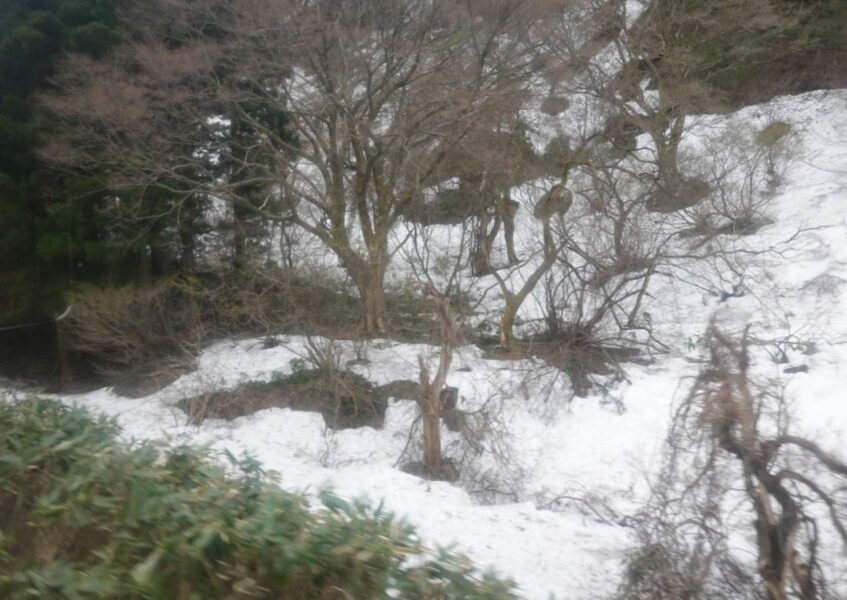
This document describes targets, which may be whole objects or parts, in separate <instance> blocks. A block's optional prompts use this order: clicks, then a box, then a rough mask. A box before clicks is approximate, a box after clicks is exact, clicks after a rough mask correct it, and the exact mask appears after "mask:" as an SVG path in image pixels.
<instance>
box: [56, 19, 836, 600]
mask: <svg viewBox="0 0 847 600" xmlns="http://www.w3.org/2000/svg"><path fill="white" fill-rule="evenodd" d="M630 4H633V3H630ZM766 119H778V120H783V121H786V122H788V123H790V124H791V125H792V130H793V135H794V136H795V138H796V139H795V143H794V148H793V150H794V154H795V156H794V158H795V160H794V161H793V162H792V163H791V165H790V167H789V168H788V170H787V172H786V173H785V177H784V179H783V182H782V184H781V185H780V186H779V187H778V188H777V189H776V191H775V195H774V197H773V198H772V199H771V200H770V203H769V205H768V208H767V211H766V212H767V213H768V215H769V217H770V218H771V219H772V220H773V224H772V225H768V226H766V227H764V228H762V229H761V230H760V231H759V232H758V233H757V234H755V235H753V236H749V237H747V238H743V239H739V240H734V241H732V242H727V243H731V244H733V245H734V246H733V247H735V248H742V249H746V250H748V251H749V254H745V255H744V256H745V257H746V258H745V259H744V263H743V264H744V268H743V272H742V276H743V283H744V295H743V296H741V297H730V298H728V299H726V301H724V302H721V301H720V298H719V297H716V296H713V295H711V294H709V293H707V292H708V289H703V287H696V286H694V285H691V284H690V282H709V283H710V284H711V283H714V281H713V280H709V279H708V276H706V275H702V274H701V273H700V272H699V271H697V270H696V267H691V268H690V269H691V270H690V271H688V272H689V273H690V274H691V277H690V278H687V277H683V276H682V275H681V274H680V273H681V272H677V275H676V276H673V277H671V276H667V277H665V276H660V277H656V278H655V280H654V282H653V284H652V287H651V290H650V292H651V293H650V296H649V298H648V301H647V303H646V304H645V306H644V307H643V308H644V310H645V311H648V312H649V313H650V315H651V320H652V324H653V327H654V333H655V334H656V335H657V336H659V338H660V339H661V340H662V341H663V342H664V343H665V344H667V345H668V346H669V347H670V350H669V351H668V352H667V354H665V355H661V356H658V357H657V360H656V361H655V362H654V363H653V364H651V365H647V366H642V365H634V364H628V365H625V366H624V369H625V373H626V380H625V381H623V382H619V383H616V384H614V383H613V382H612V381H611V380H610V381H609V385H610V386H611V389H610V392H609V396H602V395H600V394H594V395H591V396H589V397H587V398H572V394H571V390H570V384H569V382H568V380H567V377H566V376H564V375H563V374H561V373H558V372H556V371H554V370H552V369H551V368H549V367H546V366H544V365H543V363H541V362H540V361H534V360H522V361H497V360H487V359H484V358H483V356H482V353H481V351H480V350H478V349H476V348H473V347H463V348H461V349H459V350H458V353H457V356H456V357H455V359H454V362H453V370H452V372H451V374H450V376H449V378H448V385H452V386H456V387H457V388H458V389H459V396H460V398H461V400H460V404H459V407H460V408H462V409H465V410H475V409H478V408H480V407H483V406H485V407H486V409H487V410H488V411H489V412H490V414H491V415H492V419H493V420H492V423H493V426H492V427H493V428H494V431H495V432H496V433H497V435H492V436H491V437H490V438H488V439H484V440H483V442H482V447H483V451H482V452H479V451H477V455H476V456H473V455H472V453H471V454H466V456H468V457H469V458H468V460H469V463H468V464H469V465H470V468H471V469H472V470H474V473H475V474H476V475H478V476H479V478H483V477H488V478H489V479H487V480H486V481H491V482H497V483H498V484H499V485H501V486H502V487H503V489H502V490H501V492H502V493H501V494H500V495H499V496H498V497H499V498H500V501H501V503H499V504H493V505H492V504H489V505H483V504H480V503H479V502H478V501H477V500H475V497H474V496H472V495H471V494H469V493H468V491H466V490H464V489H462V488H460V487H458V486H457V485H451V484H449V483H443V482H430V481H426V480H423V479H420V478H418V477H414V476H412V475H409V474H406V473H404V472H402V471H401V470H400V469H399V468H398V466H397V462H398V460H400V458H401V455H402V453H403V450H404V448H405V447H406V444H407V440H408V438H409V429H410V427H411V425H412V423H413V421H414V419H415V416H416V411H417V409H416V406H415V404H414V402H411V401H405V400H400V401H392V402H391V403H390V406H389V409H388V413H387V415H386V420H385V426H384V427H383V428H382V429H379V430H377V429H372V428H368V427H365V428H361V429H355V430H341V431H333V430H329V429H327V428H326V427H325V425H324V422H323V419H322V418H321V416H320V415H319V414H317V413H306V412H296V411H293V410H289V409H270V410H263V411H261V412H258V413H256V414H253V415H251V416H247V417H242V418H239V419H235V420H234V421H231V422H224V421H215V422H208V421H207V422H206V423H204V424H203V425H202V426H200V427H195V426H191V425H187V424H186V420H185V415H184V414H183V413H182V412H181V411H180V410H179V409H177V408H175V407H174V404H175V402H176V401H178V400H179V399H180V398H182V397H186V396H190V395H193V394H196V393H200V392H202V391H208V390H211V389H219V388H231V387H234V386H236V385H238V384H239V383H241V382H245V381H256V380H268V379H270V378H271V377H272V376H273V373H274V372H281V373H288V372H290V370H291V360H292V359H297V358H302V357H303V356H305V355H306V345H305V341H304V340H303V339H302V338H298V337H294V336H290V337H283V338H281V344H280V345H278V346H276V347H273V348H265V347H264V346H263V345H262V344H261V343H260V341H259V340H240V341H222V342H220V343H217V344H215V345H213V346H211V347H209V348H207V349H206V350H205V351H204V352H203V354H202V355H201V356H200V357H199V360H198V368H197V371H196V372H194V373H191V374H189V375H186V376H184V377H182V378H181V379H179V380H178V381H176V382H174V383H173V384H172V385H170V386H169V387H167V388H165V389H164V390H161V391H160V392H158V393H156V394H153V395H151V396H149V397H146V398H141V399H126V398H121V397H118V396H116V395H114V394H113V393H112V392H111V391H110V390H108V389H102V390H98V391H95V392H92V393H88V394H81V395H75V396H65V397H64V398H63V400H65V401H66V402H73V403H76V404H79V405H83V406H87V407H89V408H91V409H93V410H96V411H100V412H105V413H108V414H112V415H115V416H116V417H117V418H118V421H119V423H120V424H121V426H122V427H123V433H124V435H125V436H126V437H127V438H151V437H160V436H168V437H176V436H184V437H185V438H187V439H190V440H192V441H194V442H197V443H208V444H211V445H212V446H213V447H214V448H218V449H224V448H226V449H228V450H230V451H232V452H233V453H235V454H236V455H238V454H240V453H242V452H249V453H250V454H252V455H253V456H255V457H256V458H258V459H259V460H260V461H261V462H262V463H263V465H264V466H265V467H266V468H267V469H272V470H276V471H278V472H279V473H280V474H281V481H282V485H283V486H284V487H285V488H288V489H295V490H309V491H312V492H314V491H315V490H317V489H319V488H322V487H331V488H332V489H334V490H335V492H336V493H337V494H340V495H341V496H344V497H354V496H367V497H369V498H371V499H373V500H374V501H379V500H384V501H385V506H386V508H387V509H389V510H392V511H394V512H396V513H398V514H400V515H403V516H404V517H406V518H407V519H408V520H409V521H410V522H411V523H413V524H414V525H416V526H417V529H418V532H419V533H420V535H421V537H422V538H423V540H424V541H425V542H426V543H427V544H429V545H430V546H433V547H434V546H435V545H444V546H453V547H454V548H455V549H456V550H458V551H460V552H463V553H466V554H467V555H468V556H469V557H470V558H471V559H473V560H474V561H475V562H476V563H477V564H478V565H479V566H481V567H483V568H484V567H488V566H492V567H494V568H495V569H496V570H497V571H498V572H499V573H500V574H501V575H504V576H508V577H513V578H514V579H515V580H516V581H517V583H518V584H519V586H520V590H519V591H520V593H521V595H523V596H524V597H526V598H529V599H546V598H548V597H549V596H550V594H554V595H555V597H556V598H560V599H569V598H570V599H577V598H589V597H601V596H602V595H603V594H606V593H611V592H613V591H614V590H615V588H616V586H617V585H618V582H619V576H620V573H621V571H622V568H623V561H624V552H625V551H626V550H627V548H628V547H629V546H630V545H631V544H632V543H633V540H632V538H631V530H630V529H629V528H628V527H626V526H625V520H624V517H625V516H626V515H627V514H631V513H632V512H633V511H635V510H637V508H638V507H639V506H640V504H641V503H643V502H644V500H645V499H646V497H647V495H648V493H649V481H650V477H651V475H653V474H655V472H656V470H657V468H658V466H659V465H658V459H659V455H660V452H661V449H662V444H663V442H664V437H665V434H666V432H667V429H668V424H669V419H670V414H671V410H672V407H673V403H674V401H675V400H676V399H679V398H680V397H681V396H682V395H683V394H685V392H686V391H687V389H688V387H689V385H690V377H692V376H693V375H695V374H696V373H697V369H698V366H699V364H698V362H697V361H698V360H699V359H700V358H701V348H699V347H698V345H697V341H698V340H699V337H700V336H701V335H702V334H703V332H704V331H705V329H706V326H707V323H708V322H709V319H710V318H711V317H712V315H716V316H717V318H718V319H719V320H720V323H721V324H722V325H723V326H724V327H728V328H730V329H732V330H735V331H738V330H740V329H741V328H742V327H743V326H745V325H748V324H750V325H751V327H752V329H751V331H752V333H753V334H754V335H756V336H758V337H759V338H761V339H771V340H773V341H775V342H782V343H783V346H784V347H785V348H786V351H787V358H788V360H789V363H788V364H775V363H773V362H772V361H770V360H769V359H768V357H767V355H766V354H762V355H761V356H758V355H757V362H756V372H757V373H758V374H760V375H762V376H766V377H769V378H775V379H777V378H778V379H779V380H780V381H781V382H782V383H783V384H784V385H785V387H786V392H787V395H788V396H789V397H790V398H792V399H793V409H794V417H795V421H794V428H795V431H797V432H798V433H801V434H803V435H806V436H808V437H809V438H810V439H812V440H814V441H816V442H817V443H819V444H821V445H822V446H823V447H824V448H826V449H827V450H829V451H831V452H834V453H835V454H837V455H839V456H840V457H841V458H842V459H847V451H845V449H844V440H847V395H845V393H844V391H843V388H842V387H841V386H842V385H843V377H844V373H845V368H844V366H843V365H845V364H847V310H845V307H847V235H845V234H847V222H845V221H846V220H847V90H841V91H819V92H812V93H809V94H804V95H799V96H792V97H782V98H777V99H774V100H773V101H771V102H770V103H768V104H767V105H765V106H755V107H749V108H746V109H743V110H741V111H738V112H737V113H734V114H732V115H728V116H721V117H709V118H707V119H704V123H705V124H704V125H703V127H704V130H711V129H713V128H714V127H716V126H721V127H726V128H732V127H737V126H739V125H740V124H744V123H754V122H755V123H759V122H764V120H766ZM695 134H696V131H695ZM695 137H696V135H695ZM523 212H527V211H523ZM530 226H531V224H530V225H527V224H524V226H523V231H524V232H525V234H524V237H522V238H521V242H520V243H521V244H522V245H521V247H519V254H521V253H523V254H525V255H527V254H529V253H531V252H532V245H533V243H534V242H535V241H537V234H532V233H531V232H529V233H526V232H528V231H530V230H528V229H527V227H530ZM447 229H449V228H447ZM448 233H449V232H446V231H445V233H444V236H447V235H448ZM445 239H446V238H445ZM762 249H771V251H769V252H765V253H757V252H758V251H759V250H762ZM686 268H688V267H686ZM726 276H727V281H729V280H731V279H732V277H730V276H729V274H727V275H726ZM698 277H702V278H701V279H697V278H698ZM704 287H705V286H704ZM724 291H726V290H724ZM491 296H492V297H491V298H490V302H491V303H493V305H494V306H496V300H495V299H494V298H493V294H491ZM811 342H814V344H815V346H816V350H817V352H816V353H814V354H803V350H804V348H805V349H808V348H809V346H808V344H810V343H811ZM340 345H341V348H342V349H343V352H344V356H345V358H349V359H352V358H355V357H356V350H357V348H354V347H353V345H352V343H349V342H342V343H340ZM774 347H775V346H774ZM358 351H359V353H361V352H362V348H361V347H360V348H358ZM366 354H367V358H368V359H369V361H370V362H369V364H367V365H360V366H356V367H354V368H355V370H356V371H357V372H358V373H360V374H361V375H363V376H365V377H367V378H368V379H369V380H370V381H372V382H374V383H375V384H382V383H386V382H389V381H391V380H396V379H411V380H417V375H418V372H417V370H418V368H417V357H418V355H420V354H424V355H425V356H435V355H436V349H434V348H431V347H428V346H424V345H414V344H400V343H396V342H392V341H388V340H376V341H372V342H370V343H369V344H367V348H366ZM799 364H806V365H808V367H809V372H808V373H800V374H796V375H786V374H784V373H783V372H782V370H783V369H784V368H785V367H786V366H790V365H799ZM443 435H444V442H445V453H446V454H447V455H448V456H450V455H451V453H458V452H464V453H468V452H469V449H468V447H467V445H466V444H464V443H463V442H462V441H461V440H460V439H459V436H458V435H457V434H454V433H452V432H449V431H447V430H446V429H445V430H444V432H443ZM480 480H482V479H478V481H480Z"/></svg>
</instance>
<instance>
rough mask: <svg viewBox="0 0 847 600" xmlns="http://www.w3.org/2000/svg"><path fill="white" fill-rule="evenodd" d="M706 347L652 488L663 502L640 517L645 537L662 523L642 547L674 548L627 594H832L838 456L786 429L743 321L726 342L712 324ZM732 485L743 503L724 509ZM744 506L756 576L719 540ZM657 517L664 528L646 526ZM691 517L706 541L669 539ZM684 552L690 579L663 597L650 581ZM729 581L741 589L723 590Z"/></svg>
mask: <svg viewBox="0 0 847 600" xmlns="http://www.w3.org/2000/svg"><path fill="white" fill-rule="evenodd" d="M706 345H707V347H708V349H709V357H710V360H709V363H708V365H707V367H706V368H704V370H703V371H702V372H701V373H700V375H699V376H698V377H697V380H696V382H695V384H694V386H693V388H692V390H691V392H690V394H689V395H688V396H687V397H686V399H685V400H684V401H683V402H682V404H681V405H680V406H679V408H678V410H677V411H676V413H675V417H674V423H673V425H672V431H671V435H670V437H669V447H668V451H669V460H668V462H667V465H666V468H665V469H664V471H663V473H662V475H661V476H662V481H661V482H660V485H659V487H658V488H657V489H658V490H660V491H662V492H661V494H660V497H661V500H660V502H662V503H663V506H659V504H654V511H653V512H648V514H647V518H646V520H645V521H644V523H643V524H642V525H646V527H647V529H649V530H651V531H653V532H654V534H655V533H660V532H663V533H660V535H658V537H655V536H654V537H653V538H652V539H651V540H650V543H648V544H647V546H645V548H646V547H654V548H661V549H662V552H667V550H668V549H670V548H676V549H677V550H679V549H680V548H684V549H685V550H684V551H683V552H677V553H673V554H671V555H666V556H671V557H672V558H673V559H672V560H670V561H669V562H668V563H666V564H664V565H660V564H659V563H655V564H654V565H652V568H653V569H654V571H653V573H651V574H650V577H649V578H644V579H642V580H641V581H640V582H638V585H637V586H635V587H634V588H633V589H638V590H640V591H639V593H638V594H637V595H633V596H628V597H637V598H659V597H662V598H665V597H670V598H683V597H694V596H691V595H690V594H691V593H692V592H696V595H697V597H706V598H711V597H715V598H721V597H732V598H738V597H764V598H767V600H786V599H788V598H801V599H802V600H814V599H818V598H833V597H838V593H837V592H836V591H835V590H832V589H829V588H828V587H827V576H830V577H832V576H833V575H834V576H838V575H841V574H843V572H844V568H845V558H844V554H843V548H844V546H845V545H847V501H845V497H844V490H845V486H847V463H845V462H844V461H843V459H842V458H840V457H838V456H836V455H834V454H832V453H831V452H829V451H827V450H825V449H824V448H822V447H821V446H820V445H818V444H817V443H815V442H812V441H811V440H809V439H807V438H805V437H802V436H798V435H795V434H793V433H792V432H791V430H790V425H791V419H790V415H789V414H788V412H787V408H786V405H785V401H784V398H783V396H782V395H781V394H780V393H779V392H778V391H775V390H774V388H773V386H764V387H763V386H759V385H757V384H756V383H755V382H754V381H753V380H752V378H751V376H750V368H751V363H752V360H753V358H752V355H751V351H750V350H751V346H750V343H749V336H748V333H747V330H745V332H744V334H743V335H742V336H741V339H740V340H735V339H732V338H730V337H729V336H727V335H726V334H724V333H723V332H721V331H720V330H718V329H717V327H716V326H715V325H714V324H713V325H711V326H710V328H709V331H708V333H707V336H706ZM734 490H738V491H734ZM739 493H740V494H743V496H742V497H743V498H745V499H746V503H747V506H748V509H749V512H747V511H745V512H744V513H743V514H742V515H733V514H732V513H731V512H730V510H729V508H728V507H729V506H731V503H732V499H733V495H735V496H737V495H738V494H739ZM751 514H752V517H753V523H752V524H753V527H752V530H751V531H750V533H751V534H752V539H753V540H754V546H755V550H756V553H757V562H756V569H755V570H756V572H757V574H758V578H756V579H757V580H758V582H756V579H752V578H749V577H747V576H745V575H744V572H745V570H747V569H746V567H745V566H744V563H743V561H741V560H739V559H738V558H737V557H734V556H733V555H732V554H731V553H730V552H729V551H728V549H727V544H726V540H727V537H728V535H729V534H730V532H731V528H732V527H734V526H735V527H739V526H741V524H742V523H745V519H749V516H750V515H751ZM739 521H741V522H739ZM659 523H664V526H663V527H662V528H657V525H658V524H659ZM746 523H749V520H748V521H746ZM692 525H694V527H695V528H696V529H697V530H698V531H699V534H700V535H701V539H703V540H704V541H705V540H706V538H708V540H709V543H704V545H701V546H700V547H699V548H697V547H694V546H690V545H689V546H681V545H680V542H681V540H682V536H684V535H686V533H685V532H686V531H689V532H690V530H691V528H692ZM646 539H650V536H648V537H647V538H646ZM656 551H658V550H656ZM695 552H696V553H698V555H699V559H698V557H697V556H694V555H693V553H695ZM642 554H643V549H642ZM707 557H708V560H705V559H706V558H707ZM692 560H699V564H700V568H699V570H698V573H699V574H698V576H697V578H696V579H692V578H687V579H686V578H677V579H676V581H677V582H678V583H679V582H683V581H685V582H686V583H685V584H684V585H677V586H676V588H675V589H674V590H673V591H672V593H668V590H665V593H667V595H664V593H662V590H660V589H659V588H658V587H657V586H658V585H660V583H659V582H661V581H669V577H670V573H671V571H672V570H673V569H679V567H680V565H682V564H685V562H686V561H692ZM649 581H652V583H649ZM728 582H732V584H733V585H735V586H741V587H740V588H739V589H732V588H727V585H728ZM840 583H841V584H842V585H843V581H842V582H840ZM645 584H646V585H645ZM630 587H632V586H630ZM686 587H687V588H689V591H688V594H689V595H685V589H684V588H686ZM745 590H746V591H745ZM759 592H761V595H760V594H759Z"/></svg>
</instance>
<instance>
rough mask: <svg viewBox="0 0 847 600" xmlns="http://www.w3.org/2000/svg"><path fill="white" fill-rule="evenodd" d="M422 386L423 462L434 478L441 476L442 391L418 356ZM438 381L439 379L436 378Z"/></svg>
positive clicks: (421, 358) (421, 357)
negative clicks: (430, 378)
mask: <svg viewBox="0 0 847 600" xmlns="http://www.w3.org/2000/svg"><path fill="white" fill-rule="evenodd" d="M418 365H419V366H420V384H421V397H420V401H419V403H420V406H421V416H422V418H423V462H424V467H425V468H426V470H427V473H428V474H429V475H430V476H432V477H438V476H439V475H440V474H441V390H440V388H438V387H437V384H438V382H437V381H430V380H429V371H428V370H427V368H426V364H424V359H423V356H418ZM436 379H438V378H437V377H436Z"/></svg>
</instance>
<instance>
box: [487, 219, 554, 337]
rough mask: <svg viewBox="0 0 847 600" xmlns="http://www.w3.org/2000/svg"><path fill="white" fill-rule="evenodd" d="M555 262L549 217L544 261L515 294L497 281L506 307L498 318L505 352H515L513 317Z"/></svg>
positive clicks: (545, 224)
mask: <svg viewBox="0 0 847 600" xmlns="http://www.w3.org/2000/svg"><path fill="white" fill-rule="evenodd" d="M555 260H556V247H555V244H554V243H553V236H552V233H551V232H550V219H549V217H548V218H547V220H546V221H545V222H544V261H543V262H542V263H541V264H540V265H539V266H538V268H537V269H536V270H535V271H534V272H533V273H532V274H531V275H530V276H529V277H528V278H527V279H526V281H525V282H524V284H523V287H521V289H520V290H518V291H517V293H514V294H512V293H510V292H509V291H508V290H507V289H506V284H505V282H503V281H502V280H501V279H498V282H499V283H500V287H501V288H502V290H503V296H505V298H506V306H505V307H504V309H503V316H502V317H501V318H500V346H501V347H503V348H505V349H506V350H510V351H512V350H516V344H515V333H514V326H515V317H517V314H518V310H519V309H520V307H521V304H523V302H524V300H526V297H527V296H528V295H529V293H530V292H531V291H532V290H534V289H535V286H536V285H537V284H538V281H539V280H540V279H541V277H542V276H543V275H544V274H545V273H546V272H547V271H549V270H550V267H552V266H553V263H554V262H555Z"/></svg>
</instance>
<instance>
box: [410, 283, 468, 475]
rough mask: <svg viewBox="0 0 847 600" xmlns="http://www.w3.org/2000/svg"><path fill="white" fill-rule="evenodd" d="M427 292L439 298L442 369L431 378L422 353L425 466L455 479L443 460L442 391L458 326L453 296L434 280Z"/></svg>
mask: <svg viewBox="0 0 847 600" xmlns="http://www.w3.org/2000/svg"><path fill="white" fill-rule="evenodd" d="M424 293H425V294H426V295H429V296H431V297H432V299H433V300H434V301H435V307H436V311H437V313H438V323H439V326H440V334H441V356H440V357H439V359H438V370H437V371H436V373H435V377H433V378H432V379H431V380H430V375H429V369H427V366H426V363H425V362H424V358H423V356H418V365H419V367H420V384H421V392H420V397H419V399H418V404H419V405H420V408H421V415H422V418H423V443H424V467H425V469H426V471H427V474H428V475H429V476H430V477H433V478H438V479H454V478H455V472H453V473H450V472H449V469H445V466H446V465H445V464H444V463H443V462H442V460H441V390H442V388H443V387H444V384H445V383H446V381H447V373H448V372H449V370H450V363H451V362H452V360H453V347H454V346H455V345H456V340H457V334H458V326H457V325H456V322H455V321H454V320H453V316H452V315H451V314H450V299H449V298H448V297H447V296H444V295H442V294H439V293H438V291H436V289H435V287H434V286H433V285H432V284H431V283H428V284H426V286H425V287H424Z"/></svg>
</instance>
